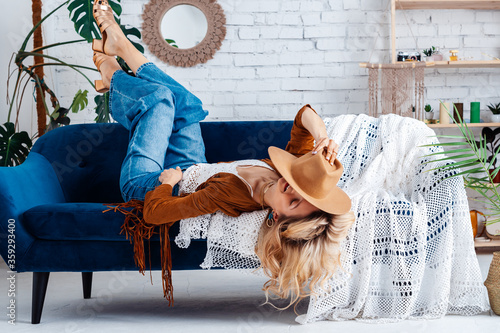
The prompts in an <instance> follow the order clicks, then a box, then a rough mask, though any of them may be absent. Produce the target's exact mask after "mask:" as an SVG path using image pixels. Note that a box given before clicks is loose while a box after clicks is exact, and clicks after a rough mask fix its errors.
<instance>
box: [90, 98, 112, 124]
mask: <svg viewBox="0 0 500 333" xmlns="http://www.w3.org/2000/svg"><path fill="white" fill-rule="evenodd" d="M94 102H95V103H96V107H95V113H96V114H97V116H96V117H95V119H94V121H95V122H96V123H110V122H111V119H110V117H109V93H105V94H103V95H97V96H96V97H95V98H94Z"/></svg>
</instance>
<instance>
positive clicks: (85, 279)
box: [82, 272, 92, 299]
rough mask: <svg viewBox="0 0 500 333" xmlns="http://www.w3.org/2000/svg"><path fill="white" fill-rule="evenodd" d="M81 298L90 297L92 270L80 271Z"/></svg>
mask: <svg viewBox="0 0 500 333" xmlns="http://www.w3.org/2000/svg"><path fill="white" fill-rule="evenodd" d="M82 283H83V298H85V299H87V298H90V295H91V294H92V272H82Z"/></svg>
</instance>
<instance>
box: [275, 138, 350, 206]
mask: <svg viewBox="0 0 500 333" xmlns="http://www.w3.org/2000/svg"><path fill="white" fill-rule="evenodd" d="M268 152H269V157H270V158H271V161H272V162H273V164H274V166H275V167H276V169H277V170H278V172H279V173H280V174H281V176H283V178H285V180H286V181H287V183H288V184H290V186H291V187H292V188H293V189H294V190H295V191H297V192H298V193H299V194H300V195H301V196H302V197H303V198H304V199H305V200H307V202H309V203H310V204H312V205H313V206H315V207H317V208H319V209H321V210H322V211H325V212H327V213H330V214H345V213H347V212H349V210H351V198H349V196H348V195H347V193H345V192H344V191H343V190H341V189H340V188H339V187H338V186H334V187H333V188H332V190H331V191H330V192H329V193H328V195H327V196H326V197H324V198H322V199H317V198H314V197H311V196H310V195H308V194H307V193H305V192H304V191H303V190H302V189H301V188H300V187H299V186H298V184H297V182H296V181H295V179H294V178H293V177H292V170H291V166H292V162H293V161H294V160H296V159H297V158H298V157H295V156H293V155H292V154H290V153H289V152H287V151H285V150H283V149H280V148H278V147H269V149H268ZM308 154H311V153H308Z"/></svg>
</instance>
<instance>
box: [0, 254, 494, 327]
mask: <svg viewBox="0 0 500 333" xmlns="http://www.w3.org/2000/svg"><path fill="white" fill-rule="evenodd" d="M491 259H492V255H491V254H480V255H478V260H479V264H480V266H481V272H482V274H483V278H484V279H486V276H487V274H488V268H489V265H490V263H491ZM0 262H1V263H0V274H1V275H0V299H1V301H0V308H1V309H3V310H0V332H35V331H36V332H50V333H53V332H61V333H62V332H65V333H66V332H141V331H142V332H146V331H150V330H158V331H159V330H161V331H167V332H182V333H184V332H203V333H210V332H237V333H240V332H241V333H250V332H273V333H280V332H345V333H347V332H349V333H351V332H370V333H376V332H384V333H387V332H398V333H402V332H425V333H432V332H453V333H457V332H458V333H460V332H464V333H465V332H467V333H475V332H484V333H496V332H500V317H498V316H496V315H495V314H494V313H493V312H492V311H490V312H489V313H484V314H481V315H477V316H473V317H462V316H445V317H444V318H442V319H438V320H428V321H413V320H408V321H404V322H400V323H394V324H376V325H375V324H365V323H360V322H356V321H346V322H333V321H324V322H318V323H313V324H307V325H299V324H297V323H296V322H295V317H296V316H295V314H294V312H293V310H292V309H289V310H285V311H277V310H275V309H273V308H272V307H270V306H267V305H265V306H261V304H262V303H263V302H264V296H263V292H262V291H261V287H262V284H263V282H264V279H263V278H262V277H257V276H253V275H247V274H242V273H239V272H234V271H224V270H212V271H202V270H199V271H175V272H174V281H173V283H174V293H175V306H174V307H170V308H169V307H168V304H167V303H166V301H165V300H164V299H163V298H162V287H161V283H160V276H159V272H157V271H156V272H153V282H154V285H151V282H150V278H149V274H146V276H142V275H140V274H139V273H137V272H106V273H103V272H96V273H94V281H93V288H92V299H87V300H85V299H83V296H82V286H81V274H80V273H52V274H51V276H50V278H49V285H48V288H47V296H46V298H45V305H44V310H43V314H42V320H41V323H40V324H38V325H32V324H31V323H30V320H31V278H32V274H31V273H18V274H16V275H15V283H16V287H15V288H16V296H15V304H16V310H15V311H16V322H15V326H12V325H10V324H9V323H8V319H9V318H8V317H7V316H6V315H7V309H6V307H7V306H8V304H9V303H8V302H9V300H10V299H11V298H10V297H9V296H8V288H9V286H8V281H7V278H8V277H9V276H8V270H7V267H6V265H5V263H4V262H3V261H0ZM484 279H483V280H484ZM300 310H301V311H305V306H303V307H301V308H300ZM1 312H4V314H1Z"/></svg>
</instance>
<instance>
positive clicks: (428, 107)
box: [424, 104, 434, 120]
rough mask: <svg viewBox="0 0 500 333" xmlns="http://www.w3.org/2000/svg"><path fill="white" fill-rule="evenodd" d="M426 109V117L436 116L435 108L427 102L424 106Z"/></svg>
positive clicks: (428, 118)
mask: <svg viewBox="0 0 500 333" xmlns="http://www.w3.org/2000/svg"><path fill="white" fill-rule="evenodd" d="M424 111H425V119H427V120H432V118H434V110H433V109H432V107H431V105H430V104H426V105H425V106H424Z"/></svg>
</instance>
